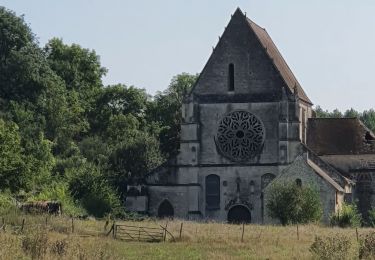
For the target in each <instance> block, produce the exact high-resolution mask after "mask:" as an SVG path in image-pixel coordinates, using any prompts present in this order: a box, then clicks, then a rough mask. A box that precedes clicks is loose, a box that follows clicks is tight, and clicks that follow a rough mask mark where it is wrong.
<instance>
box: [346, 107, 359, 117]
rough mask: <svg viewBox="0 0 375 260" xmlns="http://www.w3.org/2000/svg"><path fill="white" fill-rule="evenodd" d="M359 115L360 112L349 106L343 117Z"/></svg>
mask: <svg viewBox="0 0 375 260" xmlns="http://www.w3.org/2000/svg"><path fill="white" fill-rule="evenodd" d="M360 116H361V114H360V113H359V112H358V111H356V110H355V109H354V108H350V109H348V110H346V111H345V113H344V117H357V118H359V117H360Z"/></svg>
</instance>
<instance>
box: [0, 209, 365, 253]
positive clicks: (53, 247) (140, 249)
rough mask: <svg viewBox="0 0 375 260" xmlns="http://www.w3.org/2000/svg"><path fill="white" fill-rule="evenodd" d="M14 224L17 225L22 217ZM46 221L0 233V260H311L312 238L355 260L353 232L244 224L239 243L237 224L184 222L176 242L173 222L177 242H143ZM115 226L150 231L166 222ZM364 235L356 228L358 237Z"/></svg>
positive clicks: (91, 223) (175, 226)
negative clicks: (339, 245) (344, 240)
mask: <svg viewBox="0 0 375 260" xmlns="http://www.w3.org/2000/svg"><path fill="white" fill-rule="evenodd" d="M14 222H17V223H20V222H22V216H21V217H20V218H19V219H17V221H14ZM47 222H48V231H46V230H47V229H46V225H45V217H43V216H41V217H26V221H25V223H26V225H25V228H24V231H23V232H22V233H21V232H19V229H13V228H11V227H10V226H8V227H7V229H6V231H5V232H4V231H0V259H33V257H34V259H215V260H219V259H311V258H312V257H313V256H312V254H311V253H310V251H309V248H310V246H311V244H312V243H313V241H314V238H315V236H316V235H319V236H335V237H338V236H347V237H349V238H350V240H351V242H352V245H353V246H352V249H351V251H350V254H349V255H348V258H349V259H353V258H357V251H358V244H357V243H356V231H355V229H340V228H328V227H321V226H317V225H306V226H299V239H298V238H297V229H296V226H288V227H280V226H261V225H246V226H245V233H244V239H243V241H241V235H242V226H241V225H228V224H221V223H196V222H188V221H183V223H184V224H183V231H182V237H181V238H179V230H180V225H181V222H182V221H178V220H174V221H170V222H168V230H169V231H170V232H171V233H172V234H173V235H174V236H175V237H176V242H172V241H170V240H169V241H167V242H161V243H142V242H124V241H121V240H114V239H113V238H112V237H111V236H108V237H106V236H104V233H105V232H104V225H105V221H96V220H75V221H74V233H72V232H71V220H70V219H67V218H58V217H48V219H47ZM8 223H9V222H8ZM117 223H122V224H129V225H136V226H149V227H155V226H159V225H163V226H165V224H166V221H153V220H147V221H142V222H130V221H128V222H117ZM31 224H33V225H32V226H31ZM369 231H370V229H359V233H360V234H365V233H368V232H369ZM88 234H90V236H87V235H88Z"/></svg>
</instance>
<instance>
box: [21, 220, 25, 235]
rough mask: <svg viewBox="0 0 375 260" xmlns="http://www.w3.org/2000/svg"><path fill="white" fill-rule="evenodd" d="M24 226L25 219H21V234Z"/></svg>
mask: <svg viewBox="0 0 375 260" xmlns="http://www.w3.org/2000/svg"><path fill="white" fill-rule="evenodd" d="M24 226H25V219H24V218H23V219H22V226H21V232H23V228H24Z"/></svg>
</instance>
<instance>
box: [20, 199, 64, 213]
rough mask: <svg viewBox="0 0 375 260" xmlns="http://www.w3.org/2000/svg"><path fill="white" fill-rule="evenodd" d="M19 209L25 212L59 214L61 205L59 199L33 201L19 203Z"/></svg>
mask: <svg viewBox="0 0 375 260" xmlns="http://www.w3.org/2000/svg"><path fill="white" fill-rule="evenodd" d="M21 210H22V211H24V212H25V213H48V214H55V215H61V213H62V205H61V202H59V201H34V202H25V203H23V204H21Z"/></svg>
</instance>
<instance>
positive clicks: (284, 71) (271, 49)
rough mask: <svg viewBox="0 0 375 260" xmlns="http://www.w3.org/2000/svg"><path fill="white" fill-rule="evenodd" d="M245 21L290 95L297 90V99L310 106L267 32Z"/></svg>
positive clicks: (251, 22)
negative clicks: (290, 92)
mask: <svg viewBox="0 0 375 260" xmlns="http://www.w3.org/2000/svg"><path fill="white" fill-rule="evenodd" d="M246 19H247V21H248V23H249V25H250V28H251V29H252V30H253V32H254V33H255V35H256V36H257V37H258V39H259V41H260V42H261V44H262V45H263V47H264V48H265V50H266V51H267V54H268V56H269V57H270V58H271V59H272V61H273V63H274V65H275V67H276V69H277V70H278V71H279V73H280V75H281V77H282V78H283V80H284V81H285V83H286V84H287V86H288V87H289V89H290V90H291V91H292V93H293V92H294V89H295V88H297V92H298V97H299V98H300V99H302V100H303V101H306V102H307V103H310V104H312V102H311V100H310V99H309V98H308V97H307V95H306V93H305V91H304V90H303V89H302V87H301V85H300V84H299V82H298V80H297V79H296V77H295V76H294V74H293V72H292V71H291V69H290V68H289V66H288V64H287V63H286V61H285V60H284V58H283V56H282V55H281V53H280V52H279V50H278V49H277V47H276V45H275V43H274V42H273V41H272V39H271V37H270V36H269V34H268V33H267V31H266V30H265V29H264V28H262V27H260V26H259V25H257V24H256V23H254V22H253V21H251V20H250V19H249V18H246Z"/></svg>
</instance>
